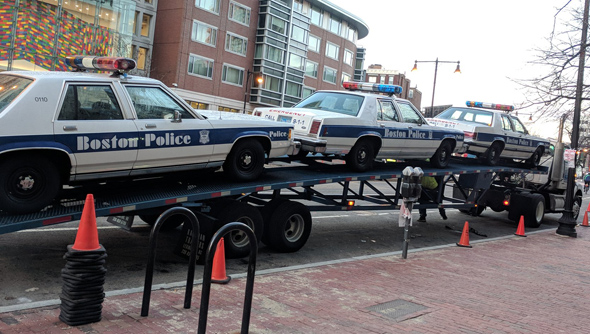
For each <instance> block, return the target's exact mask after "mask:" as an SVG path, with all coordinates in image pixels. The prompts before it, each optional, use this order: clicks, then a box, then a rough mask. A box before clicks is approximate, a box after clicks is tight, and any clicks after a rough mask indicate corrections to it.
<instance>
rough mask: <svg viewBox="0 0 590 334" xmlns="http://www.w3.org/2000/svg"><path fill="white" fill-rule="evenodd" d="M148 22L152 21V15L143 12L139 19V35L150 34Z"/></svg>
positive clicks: (146, 35) (147, 35)
mask: <svg viewBox="0 0 590 334" xmlns="http://www.w3.org/2000/svg"><path fill="white" fill-rule="evenodd" d="M150 22H152V16H151V15H148V14H145V13H144V14H143V18H142V19H141V32H140V34H141V36H143V37H149V36H150Z"/></svg>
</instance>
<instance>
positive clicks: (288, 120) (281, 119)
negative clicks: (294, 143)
mask: <svg viewBox="0 0 590 334" xmlns="http://www.w3.org/2000/svg"><path fill="white" fill-rule="evenodd" d="M278 120H279V122H284V123H291V116H283V115H279V118H278Z"/></svg>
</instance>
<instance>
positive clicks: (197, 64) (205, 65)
mask: <svg viewBox="0 0 590 334" xmlns="http://www.w3.org/2000/svg"><path fill="white" fill-rule="evenodd" d="M188 73H190V74H194V75H198V76H202V77H205V78H209V79H211V78H212V77H213V59H207V58H203V57H199V56H195V55H192V54H191V55H190V56H189V58H188Z"/></svg>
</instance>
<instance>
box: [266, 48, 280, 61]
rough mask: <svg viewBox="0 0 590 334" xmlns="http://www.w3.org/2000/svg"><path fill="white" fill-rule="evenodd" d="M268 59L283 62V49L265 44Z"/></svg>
mask: <svg viewBox="0 0 590 334" xmlns="http://www.w3.org/2000/svg"><path fill="white" fill-rule="evenodd" d="M264 58H266V59H268V60H272V61H276V62H277V63H282V62H283V50H281V49H279V48H275V47H274V46H270V45H266V57H264Z"/></svg>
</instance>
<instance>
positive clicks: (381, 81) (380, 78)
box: [379, 75, 385, 84]
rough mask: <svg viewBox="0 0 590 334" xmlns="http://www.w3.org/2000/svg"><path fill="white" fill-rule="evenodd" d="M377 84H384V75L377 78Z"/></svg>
mask: <svg viewBox="0 0 590 334" xmlns="http://www.w3.org/2000/svg"><path fill="white" fill-rule="evenodd" d="M379 83H381V84H384V83H385V76H384V75H381V76H380V77H379Z"/></svg>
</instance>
